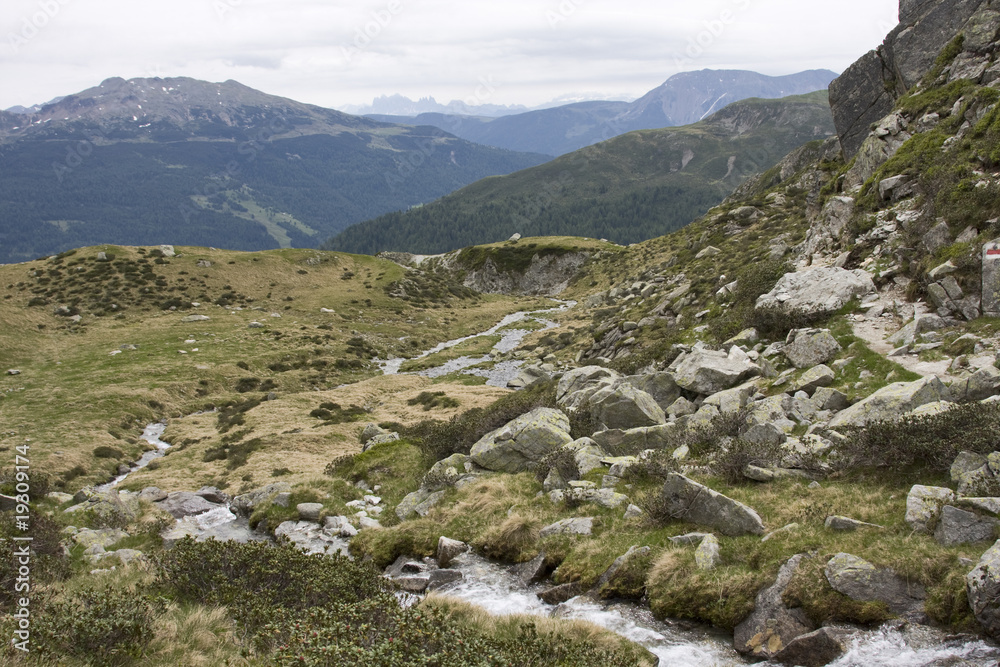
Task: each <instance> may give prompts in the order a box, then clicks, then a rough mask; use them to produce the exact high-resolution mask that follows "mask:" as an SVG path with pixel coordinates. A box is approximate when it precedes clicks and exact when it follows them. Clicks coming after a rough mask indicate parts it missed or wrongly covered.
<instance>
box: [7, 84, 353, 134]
mask: <svg viewBox="0 0 1000 667" xmlns="http://www.w3.org/2000/svg"><path fill="white" fill-rule="evenodd" d="M10 116H12V118H11V119H10V120H12V121H14V122H12V123H3V124H2V126H0V132H3V130H4V129H6V130H7V131H8V132H14V130H13V128H14V127H17V128H18V130H19V131H20V133H22V134H27V133H32V132H38V131H46V132H49V131H52V130H53V129H56V128H59V129H65V128H70V129H71V128H72V127H73V126H75V125H76V124H81V123H82V124H86V125H88V126H92V125H93V124H97V125H98V126H100V127H103V128H105V129H109V128H111V127H114V128H115V130H118V131H121V130H124V131H125V132H127V133H134V132H139V131H141V130H144V129H145V128H148V127H150V126H152V125H159V124H163V123H165V124H166V125H168V126H171V127H181V128H185V127H188V126H190V125H192V124H194V125H198V126H204V125H206V124H208V125H215V126H219V127H225V128H235V129H249V128H253V127H267V126H268V125H269V124H270V125H271V126H273V128H274V130H273V132H274V133H275V134H282V133H285V132H287V131H289V130H291V129H292V128H293V127H294V128H296V129H302V127H303V126H318V128H322V129H323V130H329V129H331V128H333V127H336V126H338V125H340V126H344V127H356V126H358V125H372V123H371V122H370V121H365V120H362V119H357V118H355V117H352V116H348V115H346V114H343V113H341V112H339V111H334V110H332V109H323V108H320V107H315V106H312V105H307V104H302V103H300V102H295V101H293V100H289V99H286V98H283V97H277V96H274V95H268V94H266V93H263V92H260V91H258V90H254V89H253V88H250V87H248V86H245V85H243V84H241V83H239V82H237V81H232V80H230V81H225V82H223V83H212V82H208V81H200V80H197V79H191V78H187V77H174V78H158V77H157V78H135V79H129V80H125V79H122V78H120V77H113V78H109V79H105V80H104V81H102V82H101V83H100V84H99V85H97V86H95V87H93V88H89V89H87V90H84V91H81V92H79V93H76V94H74V95H69V96H67V97H64V98H62V99H59V100H58V101H56V102H54V103H50V104H46V105H43V106H42V107H40V108H38V109H35V110H34V111H32V112H30V113H26V114H18V115H14V114H10ZM318 128H317V129H318Z"/></svg>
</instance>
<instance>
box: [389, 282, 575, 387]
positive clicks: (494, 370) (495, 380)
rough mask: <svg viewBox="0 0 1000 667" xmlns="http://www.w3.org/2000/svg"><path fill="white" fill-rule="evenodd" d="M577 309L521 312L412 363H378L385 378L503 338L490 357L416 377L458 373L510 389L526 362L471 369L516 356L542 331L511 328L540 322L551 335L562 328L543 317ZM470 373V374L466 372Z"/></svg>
mask: <svg viewBox="0 0 1000 667" xmlns="http://www.w3.org/2000/svg"><path fill="white" fill-rule="evenodd" d="M575 305H576V302H575V301H560V302H559V307H557V308H548V309H545V310H536V311H532V312H526V311H520V312H517V313H512V314H510V315H508V316H507V317H505V318H503V319H502V320H500V322H499V323H498V324H497V325H496V326H494V327H491V328H490V329H487V330H486V331H483V332H481V333H477V334H472V335H471V336H465V337H463V338H456V339H455V340H450V341H448V342H445V343H441V344H440V345H437V346H435V347H433V348H431V349H429V350H427V351H425V352H422V353H420V354H419V355H417V356H416V357H413V358H412V359H389V360H387V361H382V360H376V361H377V363H378V365H379V367H380V368H381V369H382V372H383V373H384V374H385V375H396V374H398V373H399V372H400V368H402V366H403V364H404V363H406V362H407V361H412V360H416V359H424V358H426V357H429V356H431V355H432V354H437V353H439V352H444V351H445V350H450V349H451V348H453V347H456V346H458V345H461V344H462V343H465V342H467V341H470V340H474V339H476V338H482V337H484V336H493V335H496V334H498V333H499V334H500V342H498V343H497V344H496V345H494V346H493V349H492V350H491V351H490V353H489V354H485V355H483V356H480V357H470V356H463V357H459V358H457V359H452V360H451V361H448V362H446V363H444V364H442V365H440V366H436V367H434V368H429V369H426V370H422V371H418V372H416V373H413V374H414V375H422V376H424V377H429V378H436V377H441V376H443V375H448V374H449V373H456V372H458V371H463V370H464V371H465V373H466V374H468V375H478V376H479V377H485V378H486V384H488V385H490V386H491V387H506V386H507V383H508V382H510V381H511V380H512V379H514V378H515V377H516V376H517V374H518V371H519V370H520V368H521V366H522V365H523V364H524V362H522V361H504V362H501V363H497V364H492V365H491V366H489V367H487V368H475V369H473V368H471V367H472V366H480V365H483V364H490V362H492V361H494V359H495V358H496V356H497V355H501V354H505V353H507V352H512V351H513V350H516V349H517V348H518V347H520V345H521V342H522V341H523V340H524V339H525V337H526V336H527V335H528V334H530V333H532V331H538V329H517V328H509V327H511V326H512V325H514V324H517V323H518V322H531V321H534V322H537V323H538V324H540V325H541V326H542V329H541V330H542V331H548V330H549V329H555V328H556V327H558V326H559V325H558V324H557V323H556V322H553V321H551V320H549V319H546V318H544V317H542V316H543V315H548V314H551V313H561V312H565V311H567V310H569V309H570V308H572V307H573V306H575ZM465 369H470V370H465Z"/></svg>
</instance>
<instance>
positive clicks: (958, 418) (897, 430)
mask: <svg viewBox="0 0 1000 667" xmlns="http://www.w3.org/2000/svg"><path fill="white" fill-rule="evenodd" d="M998 423H1000V405H998V404H995V403H994V404H987V405H983V404H981V403H969V404H966V405H960V406H958V407H954V408H952V409H950V410H947V411H946V412H942V413H941V414H937V415H929V416H923V417H906V418H904V419H902V420H900V421H884V422H876V423H873V424H869V425H867V426H866V427H863V428H854V429H851V430H850V431H849V432H848V433H847V441H846V442H845V443H843V444H842V445H840V446H839V447H838V451H839V452H840V458H839V459H838V466H839V467H840V468H841V469H883V470H885V469H888V470H891V471H894V472H904V471H907V470H908V469H910V468H926V469H930V470H933V471H935V472H944V471H947V470H948V469H949V468H950V467H951V464H952V463H953V462H954V460H955V457H956V456H958V454H959V452H962V451H969V452H975V453H979V454H989V453H991V452H994V451H996V450H998V449H1000V433H998V432H997V424H998Z"/></svg>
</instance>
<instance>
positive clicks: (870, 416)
mask: <svg viewBox="0 0 1000 667" xmlns="http://www.w3.org/2000/svg"><path fill="white" fill-rule="evenodd" d="M948 400H951V392H950V391H949V389H948V387H946V386H945V385H944V383H942V382H941V380H939V379H938V378H936V377H926V378H922V379H920V380H917V381H916V382H896V383H895V384H891V385H889V386H888V387H884V388H882V389H879V390H878V391H877V392H875V393H874V394H872V395H871V396H869V397H868V398H866V399H864V400H862V401H860V402H858V403H855V404H854V405H852V406H851V407H849V408H847V409H846V410H843V411H841V412H840V413H839V414H837V416H836V417H834V418H833V419H832V420H831V421H830V428H834V429H836V428H840V427H842V426H865V425H867V424H870V423H873V422H877V421H897V420H899V419H901V418H902V417H903V416H904V415H905V414H906V413H908V412H912V411H913V410H916V409H917V408H919V407H920V406H922V405H926V404H928V403H936V402H938V401H948Z"/></svg>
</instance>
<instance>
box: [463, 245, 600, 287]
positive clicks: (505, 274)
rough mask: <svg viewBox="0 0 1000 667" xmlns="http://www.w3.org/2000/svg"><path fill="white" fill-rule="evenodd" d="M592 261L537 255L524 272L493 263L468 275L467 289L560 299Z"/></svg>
mask: <svg viewBox="0 0 1000 667" xmlns="http://www.w3.org/2000/svg"><path fill="white" fill-rule="evenodd" d="M588 259H590V253H586V252H573V253H566V254H563V255H535V256H534V257H533V258H532V260H531V265H530V266H529V267H528V268H527V270H525V271H523V272H522V271H516V270H504V269H503V268H501V267H498V266H497V264H496V262H494V261H493V260H492V259H487V260H486V262H485V263H484V264H483V266H482V267H480V268H478V269H475V270H472V271H469V272H468V273H467V274H466V276H465V280H464V281H463V282H464V285H465V286H466V287H471V288H472V289H474V290H476V291H477V292H482V293H484V294H525V295H532V296H558V295H559V294H561V293H562V292H563V291H564V290H565V289H566V288H567V287H568V286H569V283H570V281H571V280H572V279H573V277H574V276H576V274H577V273H578V272H579V271H580V269H581V268H582V267H583V265H584V264H585V263H586V262H587V260H588Z"/></svg>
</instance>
